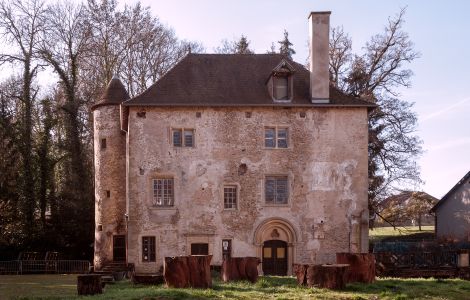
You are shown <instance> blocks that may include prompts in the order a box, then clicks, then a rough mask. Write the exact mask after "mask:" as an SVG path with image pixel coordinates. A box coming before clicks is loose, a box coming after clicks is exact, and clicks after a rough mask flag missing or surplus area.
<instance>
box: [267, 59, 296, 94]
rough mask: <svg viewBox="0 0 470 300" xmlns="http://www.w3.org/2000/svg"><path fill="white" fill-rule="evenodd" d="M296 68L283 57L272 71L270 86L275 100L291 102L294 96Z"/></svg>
mask: <svg viewBox="0 0 470 300" xmlns="http://www.w3.org/2000/svg"><path fill="white" fill-rule="evenodd" d="M294 72H295V70H294V68H293V67H292V66H291V65H290V64H289V62H288V61H287V60H285V59H283V60H282V61H281V62H280V63H279V64H278V65H277V66H276V67H275V68H274V69H273V71H272V73H271V76H270V79H269V83H268V87H269V89H270V91H269V92H270V94H271V97H273V100H274V102H290V101H291V100H292V98H293V92H292V83H293V77H294Z"/></svg>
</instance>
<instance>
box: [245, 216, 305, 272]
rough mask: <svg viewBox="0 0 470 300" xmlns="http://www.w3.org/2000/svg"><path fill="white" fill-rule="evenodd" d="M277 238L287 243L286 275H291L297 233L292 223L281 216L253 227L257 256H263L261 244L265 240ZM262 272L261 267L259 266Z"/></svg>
mask: <svg viewBox="0 0 470 300" xmlns="http://www.w3.org/2000/svg"><path fill="white" fill-rule="evenodd" d="M270 240H279V241H284V242H286V243H287V275H292V264H293V263H294V257H295V250H296V249H295V248H296V247H295V245H296V244H297V242H298V240H297V233H296V231H295V229H294V227H293V226H292V224H291V223H290V222H289V221H287V220H284V219H281V218H270V219H267V220H264V221H263V222H262V223H260V224H259V225H258V227H257V228H256V229H255V232H254V236H253V244H254V245H255V246H256V255H257V257H259V258H261V259H262V257H263V244H264V242H265V241H270ZM260 269H261V270H260V271H261V273H262V267H261V268H260Z"/></svg>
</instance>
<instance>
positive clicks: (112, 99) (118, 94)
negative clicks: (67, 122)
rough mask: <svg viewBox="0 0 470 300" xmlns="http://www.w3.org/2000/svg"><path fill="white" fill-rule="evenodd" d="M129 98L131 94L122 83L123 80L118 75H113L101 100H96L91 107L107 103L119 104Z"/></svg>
mask: <svg viewBox="0 0 470 300" xmlns="http://www.w3.org/2000/svg"><path fill="white" fill-rule="evenodd" d="M129 98H130V97H129V94H128V93H127V90H126V88H125V87H124V85H123V84H122V82H121V80H119V78H117V77H113V79H111V81H110V82H109V83H108V86H107V87H106V89H105V90H104V93H103V95H102V96H101V98H100V100H99V101H98V102H96V103H95V104H94V105H93V106H92V107H91V109H92V110H94V109H95V108H97V107H99V106H105V105H119V104H121V103H122V102H123V101H125V100H127V99H129Z"/></svg>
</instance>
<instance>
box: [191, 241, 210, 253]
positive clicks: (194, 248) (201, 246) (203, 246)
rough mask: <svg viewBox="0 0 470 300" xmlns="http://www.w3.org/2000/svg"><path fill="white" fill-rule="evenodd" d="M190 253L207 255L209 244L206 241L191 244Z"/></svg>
mask: <svg viewBox="0 0 470 300" xmlns="http://www.w3.org/2000/svg"><path fill="white" fill-rule="evenodd" d="M191 255H209V244H207V243H193V244H191Z"/></svg>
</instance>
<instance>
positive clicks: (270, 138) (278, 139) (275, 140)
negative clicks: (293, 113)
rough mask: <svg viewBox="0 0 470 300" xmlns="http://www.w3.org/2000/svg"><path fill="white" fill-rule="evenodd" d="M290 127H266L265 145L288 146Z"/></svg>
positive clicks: (273, 146)
mask: <svg viewBox="0 0 470 300" xmlns="http://www.w3.org/2000/svg"><path fill="white" fill-rule="evenodd" d="M288 144H289V143H288V129H287V128H285V127H266V128H265V129H264V147H266V148H280V149H285V148H288V146H289V145H288Z"/></svg>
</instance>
